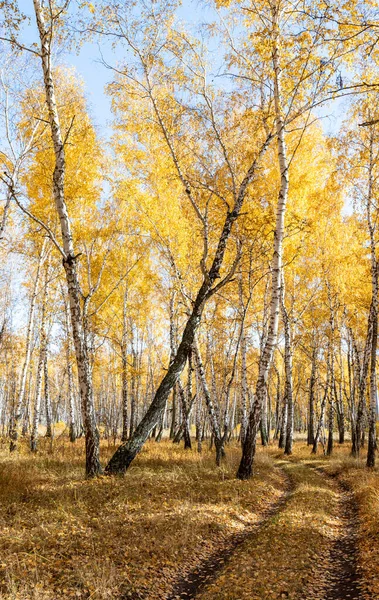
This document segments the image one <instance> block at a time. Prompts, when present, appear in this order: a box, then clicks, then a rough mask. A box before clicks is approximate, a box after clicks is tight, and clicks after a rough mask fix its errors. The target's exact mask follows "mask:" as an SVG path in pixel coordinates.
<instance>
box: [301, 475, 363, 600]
mask: <svg viewBox="0 0 379 600" xmlns="http://www.w3.org/2000/svg"><path fill="white" fill-rule="evenodd" d="M311 467H312V468H313V469H314V470H316V471H318V472H319V473H320V474H321V475H323V476H326V477H328V478H330V479H332V480H333V481H334V482H335V484H336V486H337V487H338V492H339V515H338V516H339V524H338V530H339V535H338V537H337V539H336V540H335V541H334V542H333V545H332V548H331V551H330V556H329V561H330V570H328V573H327V579H326V583H327V590H326V593H325V596H324V600H363V598H364V596H363V593H362V589H361V575H360V573H359V569H358V550H357V546H358V544H357V540H358V525H359V523H358V506H357V502H356V500H355V498H354V494H353V492H352V490H351V489H350V487H349V486H348V484H347V483H345V482H344V481H341V480H340V479H339V477H338V475H336V474H331V473H328V472H327V471H326V470H325V469H323V468H322V467H316V466H313V465H311Z"/></svg>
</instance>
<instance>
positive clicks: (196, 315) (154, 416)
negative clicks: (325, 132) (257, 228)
mask: <svg viewBox="0 0 379 600" xmlns="http://www.w3.org/2000/svg"><path fill="white" fill-rule="evenodd" d="M271 138H272V135H271V134H270V133H268V134H267V137H266V139H265V141H264V142H263V144H262V145H261V146H260V149H259V152H258V153H257V155H256V158H255V159H254V161H253V163H252V165H251V166H250V168H249V170H248V171H247V173H246V175H245V177H244V178H243V180H242V182H241V184H240V186H239V189H238V193H237V194H236V196H235V200H234V205H233V208H232V209H231V210H228V212H227V214H226V217H225V221H224V224H223V227H222V231H221V234H220V237H219V239H218V243H217V247H216V250H215V253H214V257H213V260H212V262H211V265H210V268H209V270H208V269H207V268H206V267H205V262H204V261H203V263H202V266H203V282H202V284H201V286H200V289H199V290H198V292H197V295H196V298H195V300H194V302H193V305H192V310H191V314H190V316H189V318H188V320H187V322H186V325H185V327H184V331H183V335H182V338H181V341H180V344H179V346H178V348H177V351H176V353H175V357H174V359H173V360H172V362H171V364H170V365H169V367H168V369H167V372H166V374H165V376H164V377H163V379H162V381H161V383H160V385H159V386H158V389H157V390H156V393H155V396H154V399H153V401H152V403H151V404H150V407H149V409H148V410H147V412H146V414H145V416H144V418H143V419H142V420H141V422H140V423H139V425H138V427H137V428H136V430H135V432H134V433H133V436H131V438H130V440H128V442H127V443H125V444H122V445H121V446H120V447H119V448H118V449H117V450H116V452H115V454H114V455H113V456H112V458H111V460H110V461H109V463H108V465H107V467H106V472H107V473H109V474H110V473H120V472H125V471H126V470H127V469H128V467H129V465H130V464H131V462H132V461H133V459H134V458H135V456H136V455H137V454H138V453H139V452H140V451H141V449H142V446H143V445H144V443H145V442H146V440H147V439H148V437H149V435H150V432H151V431H152V429H153V428H154V426H155V425H156V424H157V422H158V420H159V418H160V416H161V414H162V412H163V411H164V408H165V405H166V402H167V400H168V397H169V394H170V392H171V390H172V389H173V387H174V386H175V384H176V383H177V381H178V379H179V377H180V375H181V373H182V371H183V369H184V367H185V365H186V362H187V358H188V355H189V353H190V352H191V348H192V346H193V343H194V341H195V335H196V332H197V330H198V328H199V325H200V320H201V316H202V314H203V310H204V306H205V304H206V302H207V301H208V299H209V298H210V297H211V296H212V295H213V294H214V293H215V292H216V291H217V290H218V289H220V287H222V286H223V285H225V284H226V283H228V281H230V278H231V277H232V276H233V275H234V272H235V268H236V266H237V259H238V255H237V258H236V261H235V262H234V264H233V266H232V268H231V270H230V271H229V273H228V274H227V275H226V276H225V277H224V278H223V279H221V281H220V282H219V283H217V284H215V282H216V281H217V280H218V279H220V278H221V275H220V270H221V268H222V265H223V262H224V257H225V252H226V247H227V242H228V240H229V237H230V234H231V231H232V227H233V225H234V223H235V221H236V220H237V218H238V216H239V214H240V212H241V208H242V205H243V202H244V199H245V196H246V191H247V188H248V185H249V183H250V182H251V181H252V179H253V177H254V174H255V170H256V166H257V164H258V161H259V160H260V158H261V157H262V155H263V154H264V153H265V151H266V149H267V147H268V145H269V144H270V141H271ZM182 181H183V180H182ZM184 183H186V190H185V191H186V194H187V195H188V196H191V188H190V186H189V184H188V182H185V181H184Z"/></svg>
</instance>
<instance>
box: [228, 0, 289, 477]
mask: <svg viewBox="0 0 379 600" xmlns="http://www.w3.org/2000/svg"><path fill="white" fill-rule="evenodd" d="M272 63H273V71H274V78H273V79H274V80H273V87H274V106H275V124H276V135H277V148H278V163H279V169H280V190H279V197H278V204H277V209H276V225H275V232H274V251H273V258H272V285H271V302H270V319H269V326H268V332H267V338H266V341H265V344H264V347H263V350H262V352H261V356H260V360H259V372H258V379H257V384H256V390H255V400H254V403H253V407H252V410H251V411H250V416H249V423H248V429H247V432H246V436H245V442H244V445H243V451H242V458H241V462H240V465H239V468H238V472H237V477H238V479H249V478H250V477H251V475H252V472H253V461H254V455H255V449H256V442H257V431H258V427H259V423H260V419H261V410H262V406H263V402H264V398H265V394H266V384H267V379H268V373H269V369H270V364H271V360H272V357H273V353H274V349H275V346H276V343H277V333H278V321H279V310H280V294H281V275H282V255H283V238H284V217H285V212H286V204H287V198H288V161H287V149H286V143H285V131H284V128H285V122H284V118H283V114H282V107H281V81H280V73H281V68H280V57H279V23H278V6H277V4H273V5H272Z"/></svg>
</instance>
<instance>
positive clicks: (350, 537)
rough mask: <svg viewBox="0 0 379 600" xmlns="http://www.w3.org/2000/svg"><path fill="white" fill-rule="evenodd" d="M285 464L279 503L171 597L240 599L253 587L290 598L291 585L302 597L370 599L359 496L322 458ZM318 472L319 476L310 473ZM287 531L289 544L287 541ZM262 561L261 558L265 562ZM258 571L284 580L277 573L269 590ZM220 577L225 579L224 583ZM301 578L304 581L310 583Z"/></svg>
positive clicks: (256, 594) (257, 592)
mask: <svg viewBox="0 0 379 600" xmlns="http://www.w3.org/2000/svg"><path fill="white" fill-rule="evenodd" d="M283 466H284V469H283V471H284V472H285V473H286V478H287V485H286V489H285V491H284V492H283V495H282V496H281V498H280V500H279V501H278V502H277V503H275V505H273V506H271V507H270V508H269V509H268V510H267V511H266V513H265V514H263V515H262V517H261V519H260V520H259V521H258V522H257V523H255V524H254V525H252V526H249V527H248V528H246V529H245V530H244V531H243V532H242V533H240V534H238V535H236V536H233V537H232V538H229V541H228V542H227V544H226V545H225V546H224V547H223V548H221V549H220V550H219V551H218V552H215V553H214V554H212V555H211V556H210V557H209V558H208V559H207V560H205V561H204V562H202V563H201V564H200V565H198V567H197V568H196V569H194V570H193V571H190V572H189V573H187V574H186V575H185V576H183V577H182V578H181V579H179V580H178V582H177V584H176V585H175V587H174V589H173V591H172V593H171V595H170V596H168V597H167V600H185V599H187V600H190V599H193V598H197V597H198V596H201V597H203V596H204V598H206V599H209V598H213V596H214V595H217V599H219V598H220V599H223V600H224V599H227V600H233V599H234V598H247V597H250V594H249V590H250V593H251V597H253V598H254V599H255V598H262V600H263V599H264V600H268V599H271V598H275V599H276V598H283V597H289V590H291V589H292V590H293V591H294V589H296V590H297V591H296V592H295V595H293V592H292V594H291V595H290V597H291V598H296V600H363V595H362V592H361V590H360V574H359V570H358V556H357V536H358V510H357V505H356V502H355V500H354V496H353V493H352V492H351V490H350V489H349V488H348V486H347V485H346V484H344V483H343V482H341V481H340V480H339V479H338V477H334V476H333V475H330V474H328V473H327V472H326V471H325V470H324V469H323V468H322V466H320V463H319V462H318V461H317V463H315V462H314V461H308V460H305V461H302V460H300V461H297V460H296V459H292V458H291V459H289V461H286V465H283ZM312 472H313V473H315V475H314V476H310V473H312ZM316 473H317V475H316ZM315 486H316V487H315ZM311 489H312V492H311ZM310 493H311V496H309V494H310ZM315 494H316V495H315ZM317 494H319V496H317ZM327 498H330V500H327ZM328 502H329V504H328ZM319 505H322V510H321V512H319ZM325 510H326V511H327V512H324V511H325ZM302 514H303V517H301V515H302ZM328 515H329V516H328ZM273 517H274V518H273ZM320 519H322V522H323V523H324V525H322V526H321V525H320ZM302 530H303V531H302ZM298 532H299V533H298ZM262 536H263V537H262ZM283 536H284V539H285V544H284V545H282V546H281V540H282V539H283ZM287 536H288V537H287ZM309 536H311V538H310V537H309ZM330 539H332V542H330ZM310 540H312V541H311V544H310V543H309V542H310ZM317 540H318V541H317ZM244 542H246V543H247V546H243V543H244ZM319 544H321V545H319ZM312 545H313V550H312V551H311V553H309V546H312ZM273 548H276V552H275V553H274V554H273V553H272V549H273ZM307 551H308V555H307V556H308V557H307V558H306V559H305V562H303V560H302V559H303V557H304V556H306V553H307ZM253 554H255V557H256V558H255V559H254V558H253V556H252V555H253ZM270 555H271V556H270ZM257 560H258V561H259V560H261V563H260V565H261V566H260V567H259V565H258V563H257ZM252 563H253V564H252ZM242 565H243V567H242V569H241V566H242ZM257 565H258V566H257ZM258 568H261V569H263V571H260V573H262V572H264V571H266V572H267V573H269V572H271V573H272V576H273V577H274V578H275V577H277V578H278V580H280V581H281V583H280V584H278V587H277V588H276V590H275V591H274V590H272V589H271V585H272V584H273V579H272V578H270V577H269V578H268V580H267V587H266V586H265V585H262V582H261V586H260V587H259V588H258V587H257V584H258V582H259V580H260V579H261V575H259V576H258V573H257V572H256V569H258ZM235 569H237V570H238V572H240V569H241V571H242V574H243V577H246V579H245V580H244V582H241V587H242V590H244V591H243V592H242V593H241V587H240V585H239V581H235V579H234V578H235ZM273 569H274V570H273ZM291 571H292V573H291ZM294 572H295V574H294ZM296 573H297V574H296ZM257 576H258V579H256V577H257ZM219 578H220V582H221V579H222V582H223V583H222V584H221V583H220V585H219V584H218V581H219ZM296 580H297V581H298V582H300V581H301V582H302V581H304V585H302V584H301V583H300V584H299V583H296ZM226 581H229V584H226V583H225V582H226ZM277 590H279V593H278V592H277ZM270 594H272V595H270ZM304 594H305V597H304Z"/></svg>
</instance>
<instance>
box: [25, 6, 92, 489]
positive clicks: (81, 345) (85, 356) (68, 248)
mask: <svg viewBox="0 0 379 600" xmlns="http://www.w3.org/2000/svg"><path fill="white" fill-rule="evenodd" d="M33 4H34V12H35V17H36V23H37V28H38V33H39V38H40V57H41V62H42V70H43V80H44V87H45V97H46V104H47V109H48V115H49V123H50V130H51V139H52V143H53V147H54V154H55V168H54V175H53V194H54V201H55V207H56V210H57V213H58V216H59V221H60V226H61V234H62V243H63V254H64V258H63V267H64V269H65V273H66V280H67V287H68V295H69V301H70V310H71V325H72V331H73V338H74V344H75V354H76V362H77V367H78V378H79V388H80V398H81V407H82V413H83V422H84V428H85V434H86V475H87V477H94V476H96V475H98V474H100V473H101V471H102V469H101V465H100V460H99V432H98V429H97V425H96V418H95V408H94V397H93V387H92V372H91V365H90V356H89V347H88V332H87V331H85V328H84V326H83V317H84V314H83V309H82V306H81V299H82V293H81V289H80V284H79V280H78V274H77V266H76V261H77V255H76V254H75V250H74V243H73V237H72V233H71V224H70V220H69V216H68V211H67V205H66V200H65V168H66V159H65V147H64V146H65V144H64V140H63V136H62V131H61V125H60V119H59V113H58V108H57V101H56V96H55V88H54V79H53V73H52V56H51V45H52V36H53V29H54V25H55V23H54V19H55V18H56V17H54V16H53V15H51V22H50V24H49V25H48V26H47V25H46V23H45V17H44V10H43V8H42V6H41V2H40V0H33Z"/></svg>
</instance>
